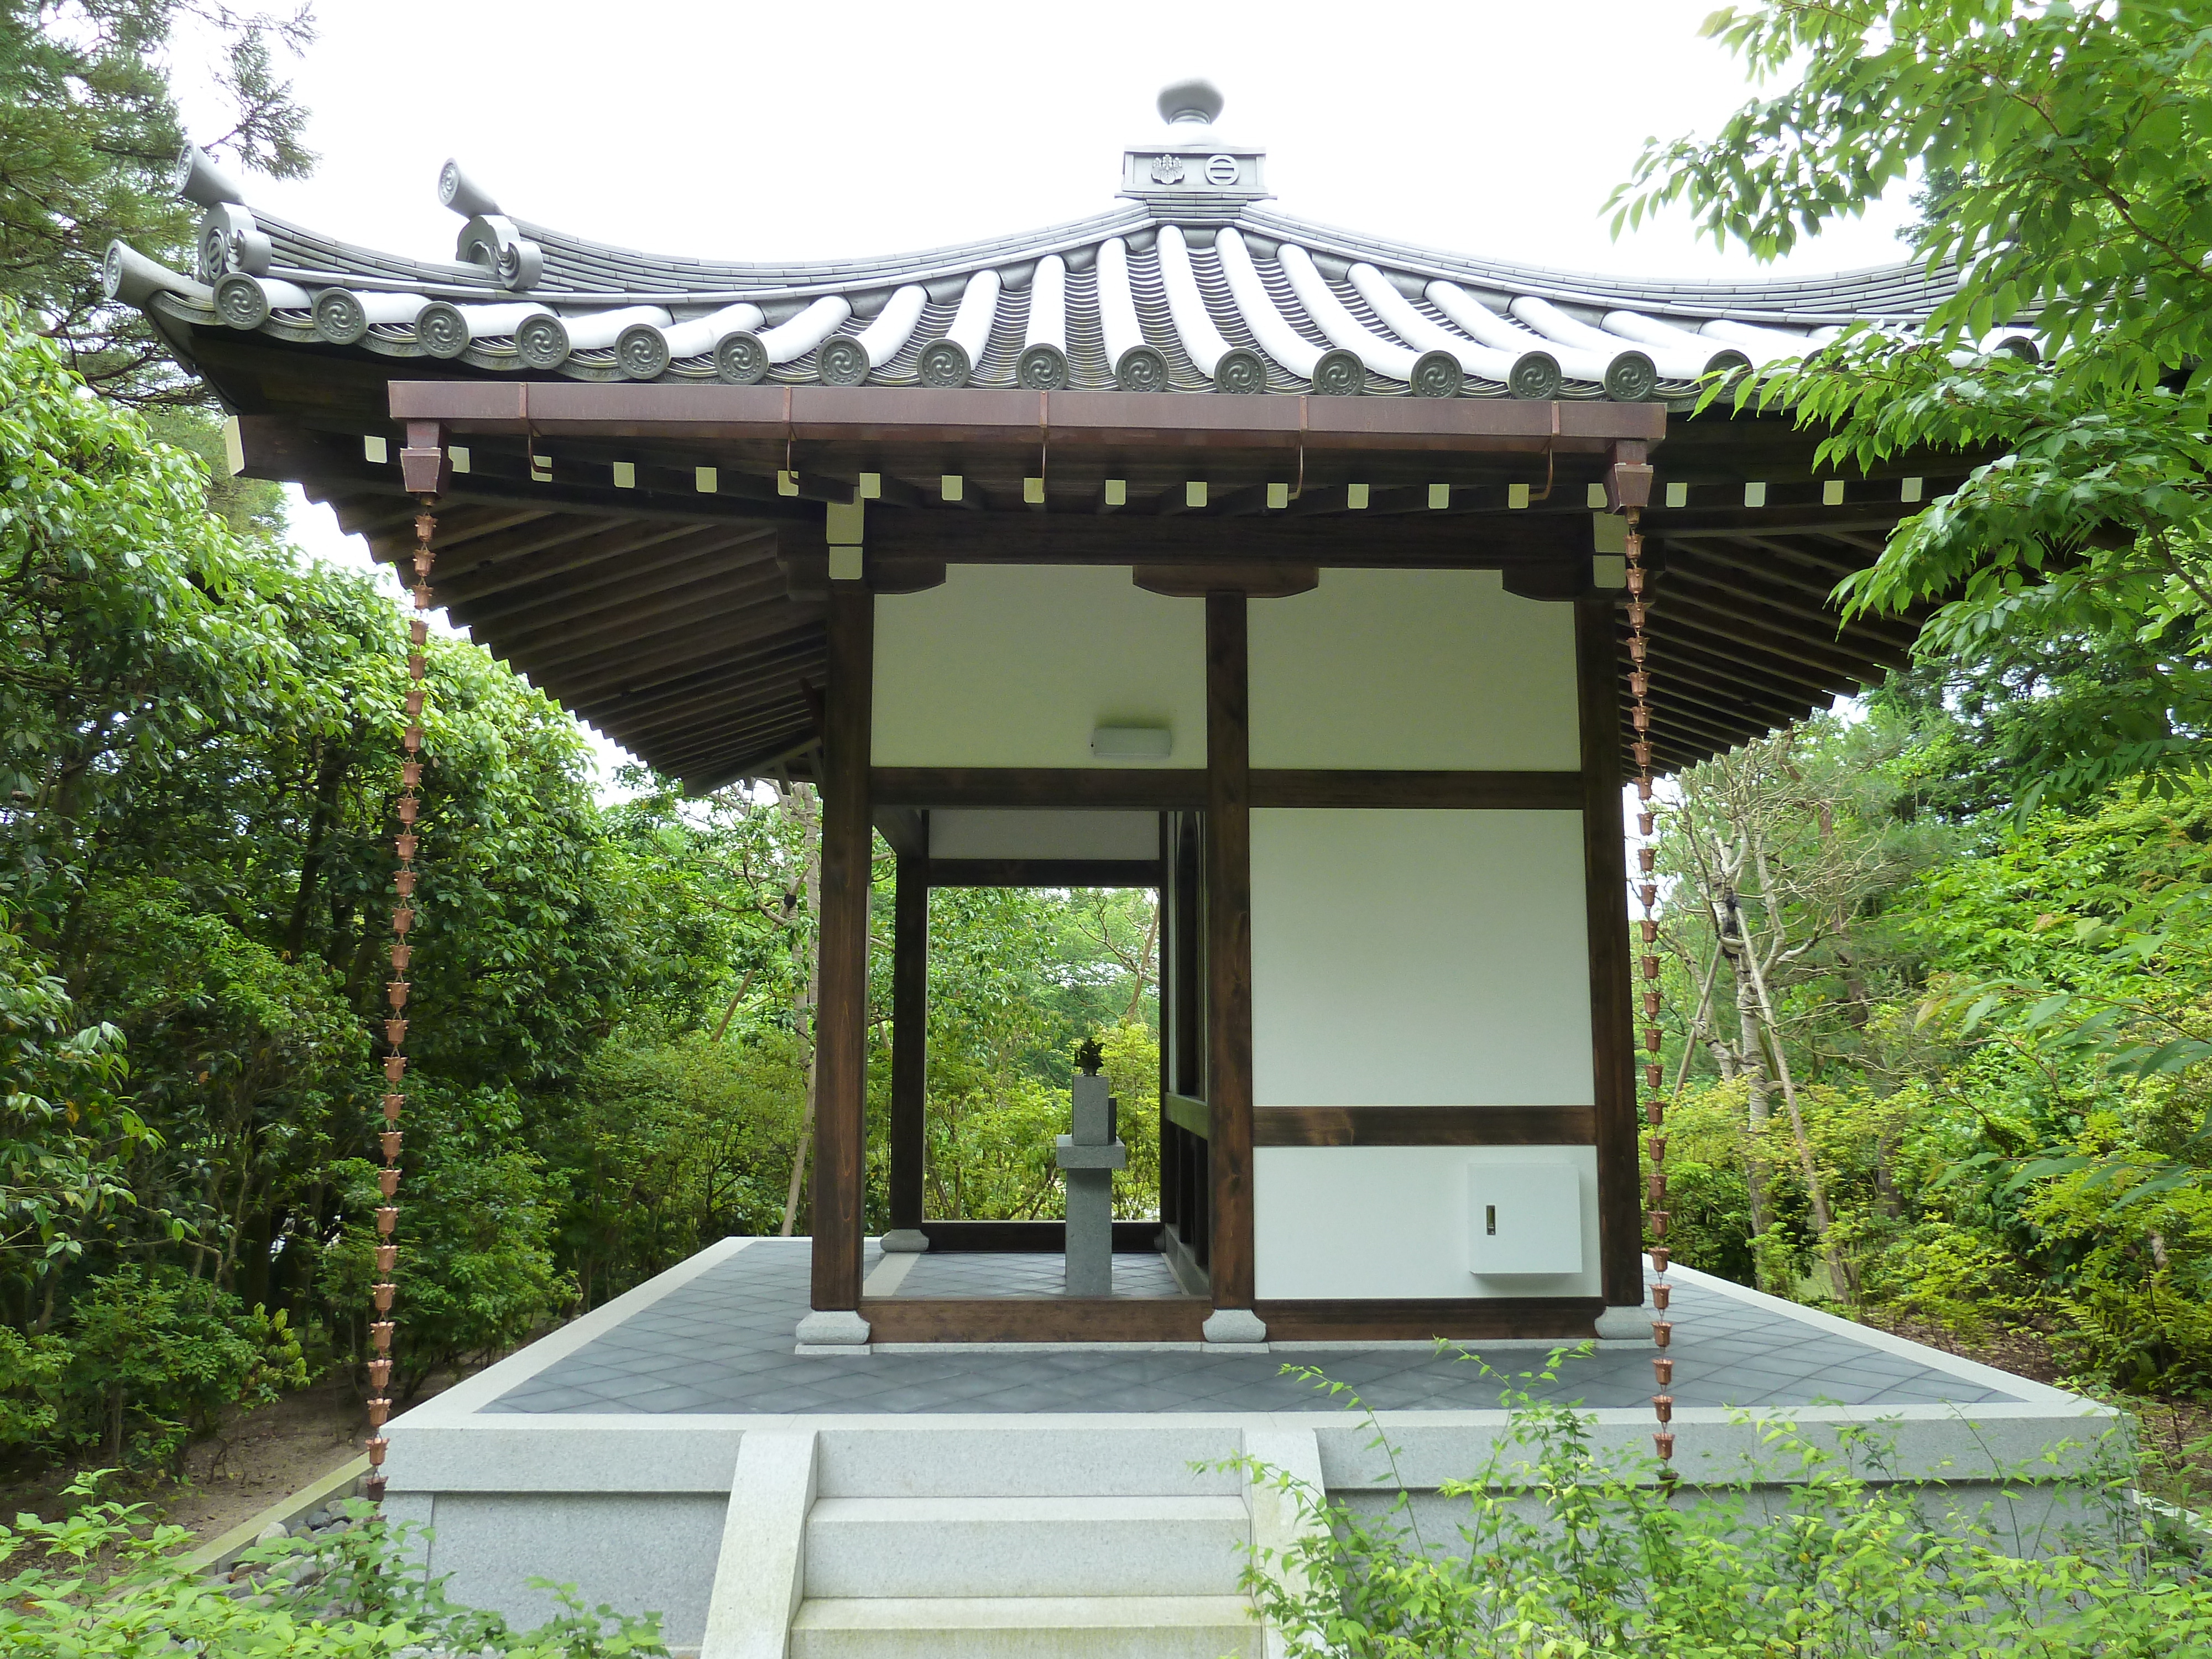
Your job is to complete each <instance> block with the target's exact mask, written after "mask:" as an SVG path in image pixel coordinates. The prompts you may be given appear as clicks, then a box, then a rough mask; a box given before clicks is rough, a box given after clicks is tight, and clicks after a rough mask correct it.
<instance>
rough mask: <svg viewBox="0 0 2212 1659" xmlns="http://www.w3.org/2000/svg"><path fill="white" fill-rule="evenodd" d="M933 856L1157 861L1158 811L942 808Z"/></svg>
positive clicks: (933, 833)
mask: <svg viewBox="0 0 2212 1659" xmlns="http://www.w3.org/2000/svg"><path fill="white" fill-rule="evenodd" d="M929 855H930V857H932V858H933V859H1156V858H1158V857H1159V855H1160V817H1159V814H1158V813H1157V812H1054V811H1028V810H1026V809H1024V808H1019V807H975V808H969V807H959V808H954V809H950V810H948V809H946V808H944V807H938V808H936V809H934V810H933V811H931V813H930V815H929Z"/></svg>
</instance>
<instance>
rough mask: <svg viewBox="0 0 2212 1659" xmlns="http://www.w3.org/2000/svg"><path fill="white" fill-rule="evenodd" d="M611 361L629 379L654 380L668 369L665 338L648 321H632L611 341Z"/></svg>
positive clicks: (666, 338) (666, 339) (666, 341)
mask: <svg viewBox="0 0 2212 1659" xmlns="http://www.w3.org/2000/svg"><path fill="white" fill-rule="evenodd" d="M615 361H616V362H618V363H620V364H621V365H622V372H623V374H627V375H629V378H630V379H631V380H659V378H660V377H661V376H662V375H663V374H666V373H667V372H668V337H667V336H666V335H665V334H663V333H662V332H661V331H659V329H657V328H655V327H654V326H653V325H652V324H651V323H632V324H631V325H629V327H628V328H626V329H624V330H623V331H622V333H621V334H620V335H619V336H618V337H617V338H616V340H615Z"/></svg>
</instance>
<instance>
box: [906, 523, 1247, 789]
mask: <svg viewBox="0 0 2212 1659" xmlns="http://www.w3.org/2000/svg"><path fill="white" fill-rule="evenodd" d="M1270 603H1272V601H1270ZM1099 726H1166V727H1168V728H1169V729H1170V731H1171V732H1172V733H1173V734H1174V749H1173V751H1172V755H1171V757H1170V759H1169V760H1168V761H1167V762H1166V764H1168V765H1170V766H1203V765H1204V764H1205V763H1206V604H1205V601H1204V600H1202V599H1168V598H1165V597H1164V596H1163V595H1161V594H1158V593H1147V592H1145V591H1144V590H1143V589H1142V588H1140V587H1138V586H1135V584H1133V582H1132V581H1131V580H1129V571H1128V568H1127V566H1105V565H1059V566H1042V565H972V564H971V565H961V564H956V565H953V566H952V567H951V568H950V569H948V570H947V571H946V572H945V582H944V584H943V586H939V587H933V588H929V589H927V591H925V592H920V593H897V594H886V595H884V596H883V597H882V598H879V599H877V601H876V700H875V761H876V764H877V765H878V766H1097V767H1110V766H1113V765H1115V764H1127V763H1116V762H1113V761H1102V760H1100V759H1099V758H1098V757H1096V756H1094V755H1093V754H1092V753H1091V732H1093V731H1095V730H1096V729H1097V727H1099ZM1141 764H1151V765H1158V764H1160V763H1158V762H1157V761H1154V762H1146V763H1141Z"/></svg>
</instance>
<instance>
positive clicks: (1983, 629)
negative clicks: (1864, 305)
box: [1615, 0, 2212, 806]
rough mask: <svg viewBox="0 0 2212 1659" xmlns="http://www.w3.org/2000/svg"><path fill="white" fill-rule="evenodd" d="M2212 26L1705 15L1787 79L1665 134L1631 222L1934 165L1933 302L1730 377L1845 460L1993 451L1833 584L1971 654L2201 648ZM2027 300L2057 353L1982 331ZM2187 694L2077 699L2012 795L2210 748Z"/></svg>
mask: <svg viewBox="0 0 2212 1659" xmlns="http://www.w3.org/2000/svg"><path fill="white" fill-rule="evenodd" d="M2208 29H2212V11H2208V9H2207V8H2206V7H2205V6H2204V5H2203V3H2202V0H2180V3H2163V4H2161V3H2136V0H2125V3H2121V4H2118V5H2091V4H2081V5H2076V4H2071V3H2068V0H2053V3H2047V4H2046V3H2027V0H1834V3H1823V4H1819V5H1811V4H1805V3H1801V0H1767V3H1765V4H1760V5H1756V6H1745V7H1731V8H1728V9H1723V10H1722V11H1719V12H1717V13H1716V14H1715V15H1713V16H1712V17H1711V19H1710V20H1709V21H1707V23H1706V25H1705V32H1706V33H1708V34H1710V35H1712V36H1714V37H1716V38H1717V39H1718V40H1721V41H1722V42H1723V44H1724V45H1726V46H1729V48H1730V49H1731V50H1733V51H1734V52H1736V54H1737V55H1738V56H1739V57H1741V58H1742V59H1743V60H1744V61H1745V63H1746V64H1747V66H1748V67H1749V69H1750V70H1751V71H1752V72H1753V75H1754V76H1758V77H1760V78H1762V79H1766V80H1771V81H1772V82H1776V83H1777V84H1776V85H1775V86H1774V87H1773V88H1772V90H1771V94H1770V95H1767V96H1764V97H1762V98H1760V99H1759V100H1757V101H1755V102H1753V103H1750V104H1747V105H1746V106H1744V107H1743V108H1742V109H1741V110H1740V111H1739V112H1737V113H1736V114H1735V116H1733V117H1732V118H1730V119H1729V120H1728V121H1727V122H1726V123H1725V124H1724V125H1723V126H1722V128H1721V130H1720V131H1718V132H1717V134H1715V135H1714V136H1713V137H1711V138H1709V139H1697V138H1687V137H1686V138H1681V139H1677V140H1675V141H1674V142H1672V143H1658V142H1656V141H1654V142H1653V143H1650V145H1648V146H1647V148H1646V149H1645V151H1644V155H1643V157H1642V159H1641V161H1639V162H1638V166H1637V167H1636V170H1635V173H1634V177H1633V179H1632V182H1631V183H1630V184H1628V185H1625V186H1623V188H1622V190H1621V191H1620V192H1618V194H1617V196H1616V198H1615V199H1616V202H1617V204H1619V216H1618V218H1617V220H1616V224H1617V225H1625V224H1632V223H1634V222H1637V221H1638V219H1639V218H1641V217H1642V216H1644V215H1645V214H1647V213H1649V212H1651V211H1653V210H1656V209H1658V208H1660V207H1662V206H1664V205H1666V204H1673V203H1680V204H1686V206H1687V207H1688V209H1689V210H1690V211H1691V212H1692V215H1693V216H1695V219H1696V221H1697V222H1698V224H1699V228H1701V229H1703V230H1705V231H1708V232H1710V233H1711V234H1712V235H1713V236H1714V237H1715V238H1716V239H1717V240H1721V241H1726V240H1730V239H1734V240H1737V241H1740V242H1741V243H1742V244H1743V245H1744V246H1747V247H1748V248H1750V249H1751V250H1752V251H1753V252H1755V253H1758V254H1760V255H1762V256H1768V257H1771V256H1773V255H1777V254H1779V253H1782V252H1787V251H1788V250H1790V248H1792V247H1793V246H1796V243H1797V241H1798V240H1799V239H1800V238H1801V237H1804V236H1808V235H1811V234H1814V233H1815V232H1817V231H1818V230H1819V229H1820V228H1821V227H1822V226H1823V225H1825V224H1826V223H1828V222H1831V221H1832V220H1834V219H1836V218H1838V217H1839V216H1844V215H1849V214H1855V213H1857V212H1860V211H1862V210H1863V209H1864V208H1866V207H1867V206H1868V205H1869V204H1870V203H1872V202H1873V201H1874V200H1875V198H1876V197H1879V196H1881V194H1882V193H1883V192H1884V191H1886V190H1887V188H1888V187H1890V186H1891V185H1893V184H1895V183H1897V182H1899V181H1900V180H1902V179H1905V178H1906V177H1908V175H1909V174H1910V173H1911V170H1912V169H1913V168H1914V167H1924V168H1925V169H1926V173H1927V176H1928V177H1929V179H1933V180H1935V181H1936V185H1937V186H1938V188H1937V189H1936V190H1935V191H1933V192H1932V193H1931V196H1930V198H1929V204H1928V205H1929V208H1930V209H1931V210H1930V211H1929V214H1928V216H1926V217H1925V218H1924V219H1923V222H1922V223H1921V224H1920V226H1919V227H1918V228H1917V232H1916V233H1915V236H1914V241H1915V251H1916V252H1917V254H1918V255H1919V257H1920V258H1922V259H1923V261H1924V262H1925V264H1926V267H1927V269H1928V270H1929V271H1930V273H1931V274H1934V275H1936V276H1942V277H1943V278H1945V279H1946V280H1947V281H1948V282H1949V283H1951V284H1952V290H1951V292H1950V294H1949V295H1948V298H1946V299H1945V300H1944V301H1942V304H1941V305H1939V306H1938V307H1937V308H1936V312H1935V313H1934V315H1933V316H1932V317H1931V318H1930V319H1929V324H1928V325H1927V327H1926V328H1924V329H1923V330H1920V331H1917V332H1899V331H1893V330H1889V329H1885V328H1883V327H1881V326H1878V325H1876V326H1869V327H1867V328H1863V329H1859V330H1855V331H1850V332H1849V333H1847V334H1846V335H1845V337H1844V338H1843V339H1842V340H1840V341H1839V342H1838V343H1836V344H1834V345H1832V346H1831V347H1830V348H1828V349H1826V350H1824V351H1822V352H1820V353H1818V354H1816V355H1815V356H1813V357H1812V358H1811V359H1809V360H1808V362H1805V363H1804V364H1803V365H1802V368H1800V369H1799V370H1798V371H1797V372H1796V373H1789V374H1779V375H1777V376H1775V377H1772V378H1771V379H1769V380H1765V382H1762V383H1759V384H1757V385H1755V386H1752V387H1750V388H1748V389H1746V390H1744V391H1742V392H1739V393H1737V394H1735V395H1740V396H1742V397H1744V398H1747V399H1749V400H1750V401H1753V402H1754V403H1757V404H1762V405H1765V406H1778V405H1787V406H1789V407H1790V408H1793V409H1794V410H1796V415H1797V416H1798V418H1799V419H1800V420H1802V421H1803V422H1807V423H1808V424H1811V425H1814V426H1816V427H1819V428H1823V429H1824V431H1825V433H1826V435H1825V437H1824V440H1823V442H1822V445H1821V449H1820V454H1821V457H1822V459H1823V460H1824V462H1826V463H1830V464H1833V465H1838V466H1841V465H1848V464H1852V463H1863V462H1866V461H1869V460H1872V459H1877V458H1881V457H1885V456H1889V455H1893V454H1896V453H1900V452H1904V451H1909V450H1917V449H1924V448H1928V447H1936V448H1942V449H1948V450H1953V451H1961V452H1965V453H1967V454H1969V455H1970V456H1973V457H1977V458H1981V459H1982V460H1983V464H1982V465H1978V466H1977V467H1976V468H1975V469H1974V471H1973V472H1972V475H1971V477H1969V478H1968V480H1967V482H1966V484H1965V485H1964V486H1963V487H1962V488H1961V489H1959V490H1958V491H1957V492H1955V493H1954V494H1953V495H1949V496H1948V497H1946V498H1944V499H1942V500H1940V501H1935V502H1932V503H1931V504H1930V505H1929V507H1927V508H1925V509H1924V510H1923V511H1922V512H1920V513H1917V514H1916V515H1914V516H1913V517H1912V518H1911V519H1909V520H1906V521H1905V524H1903V525H1902V526H1900V527H1899V529H1898V531H1897V532H1895V533H1894V534H1893V535H1892V537H1891V538H1890V539H1889V542H1888V544H1887V547H1886V549H1885V550H1884V551H1883V553H1882V555H1881V558H1880V559H1879V560H1878V561H1877V562H1876V563H1875V565H1874V566H1873V567H1872V568H1870V569H1869V570H1868V571H1865V572H1863V573H1861V574H1858V575H1857V576H1855V577H1853V578H1852V579H1851V580H1850V581H1848V582H1847V583H1846V584H1845V585H1844V589H1843V592H1844V595H1845V597H1846V599H1847V600H1848V603H1849V605H1851V606H1855V607H1861V608H1865V609H1869V610H1897V609H1900V608H1902V607H1903V606H1905V605H1908V604H1910V603H1912V602H1915V601H1918V600H1923V599H1940V600H1942V601H1944V602H1945V603H1944V605H1943V607H1942V609H1941V610H1940V611H1938V612H1937V613H1936V617H1934V619H1933V621H1932V622H1931V623H1930V624H1929V629H1928V632H1927V635H1926V636H1925V642H1926V644H1927V646H1928V647H1929V649H1931V650H1933V651H1934V652H1936V653H1942V654H1948V655H1950V656H1954V657H1957V658H1961V659H1976V658H1978V657H1979V656H1981V655H1982V654H1984V652H1986V651H1987V650H1988V649H1990V647H1993V646H1996V645H1999V644H2000V642H2001V641H2003V640H2004V639H2005V638H2006V637H2007V636H2008V635H2016V634H2018V633H2020V632H2021V631H2023V630H2025V631H2027V632H2028V633H2031V634H2034V635H2039V636H2041V637H2045V638H2066V637H2076V638H2087V639H2092V640H2094V639H2098V638H2102V637H2108V636H2111V635H2114V634H2115V633H2118V634H2133V635H2137V636H2139V637H2140V638H2141V639H2142V640H2143V641H2163V642H2164V643H2165V648H2166V649H2167V650H2168V651H2172V650H2175V649H2179V650H2181V651H2183V652H2184V653H2185V654H2186V656H2187V657H2188V658H2189V659H2190V660H2191V671H2192V674H2193V673H2194V672H2195V671H2196V669H2197V666H2198V665H2199V663H2200V662H2201V659H2202V658H2203V655H2204V653H2205V646H2206V641H2207V629H2208V628H2212V554H2208V547H2212V542H2208V537H2207V533H2206V532H2207V530H2208V513H2212V487H2208V485H2207V483H2206V478H2207V476H2208V465H2212V442H2208V422H2207V418H2206V415H2207V407H2206V399H2207V398H2208V397H2212V377H2207V376H2204V375H2203V374H2197V373H2196V372H2195V371H2196V366H2197V364H2198V363H2199V362H2202V361H2203V360H2204V358H2205V357H2206V356H2207V355H2208V346H2212V263H2208V260H2212V209H2208V203H2212V97H2208V78H2207V77H2208V72H2212V34H2208ZM2016 321H2017V322H2021V323H2024V324H2026V325H2027V326H2029V327H2030V328H2032V330H2033V333H2034V335H2035V337H2036V338H2037V340H2038V342H2039V344H2040V348H2041V355H2042V361H2040V362H2031V361H2028V360H2027V359H2025V358H2023V357H2021V356H2016V355H2015V354H2014V353H2012V352H2010V351H2008V350H2002V349H2000V350H1984V346H1985V345H1987V344H1989V343H1990V333H1991V331H1993V330H1996V329H1998V328H2000V327H2002V326H2006V325H2012V324H2014V323H2015V322H2016ZM2193 704H2194V699H2193V698H2192V699H2191V707H2190V708H2189V710H2188V713H2187V714H2184V715H2183V716H2182V717H2181V719H2180V720H2179V721H2178V722H2168V723H2167V724H2169V725H2172V726H2177V727H2178V729H2151V730H2148V731H2147V730H2144V729H2142V723H2141V722H2140V721H2138V722H2132V723H2128V724H2124V725H2123V726H2121V727H2120V728H2119V729H2118V730H2117V731H2114V732H2098V731H2096V730H2095V729H2093V728H2079V729H2077V730H2076V731H2075V733H2074V734H2073V738H2074V741H2075V744H2077V747H2076V749H2075V751H2074V752H2073V753H2072V754H2071V755H2070V756H2069V762H2070V766H2069V767H2068V768H2061V769H2056V770H2054V771H2051V772H2046V774H2045V777H2044V778H2043V779H2040V780H2035V781H2031V782H2030V784H2029V785H2028V787H2027V788H2025V789H2024V790H2023V791H2022V792H2021V805H2024V806H2032V805H2033V803H2034V800H2035V799H2038V798H2039V796H2040V794H2041V793H2043V790H2044V788H2047V787H2054V786H2055V787H2059V788H2060V789H2061V790H2062V791H2063V792H2064V793H2068V794H2069V795H2070V796H2071V797H2072V798H2076V799H2087V798H2088V797H2090V796H2093V795H2094V793H2096V791H2097V789H2098V788H2099V787H2100V785H2101V783H2102V782H2103V781H2106V780H2108V779H2109V778H2111V777H2113V776H2117V775H2124V774H2126V773H2129V772H2132V771H2140V770H2142V769H2146V768H2150V767H2155V766H2158V765H2160V764H2161V763H2164V762H2165V761H2166V760H2167V759H2168V758H2169V757H2171V756H2172V755H2173V754H2174V752H2175V751H2176V750H2193V748H2194V747H2195V744H2196V743H2197V740H2198V738H2199V736H2200V733H2201V727H2200V726H2198V725H2197V720H2196V716H2197V710H2196V708H2194V706H2193ZM2039 786H2040V787H2039Z"/></svg>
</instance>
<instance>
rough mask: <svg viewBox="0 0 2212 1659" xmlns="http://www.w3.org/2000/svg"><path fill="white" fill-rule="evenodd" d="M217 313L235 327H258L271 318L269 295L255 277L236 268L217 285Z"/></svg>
mask: <svg viewBox="0 0 2212 1659" xmlns="http://www.w3.org/2000/svg"><path fill="white" fill-rule="evenodd" d="M215 314H216V316H218V317H220V318H222V319H223V321H224V322H226V323H228V324H229V325H230V326H231V327H233V328H243V329H255V328H258V327H260V326H261V325H262V324H264V323H265V322H267V321H268V320H269V296H268V295H266V294H264V293H263V292H262V289H261V284H260V283H257V282H255V281H254V280H253V278H252V277H251V276H246V274H245V273H244V272H242V271H236V270H234V271H233V272H231V273H230V275H229V276H226V277H224V278H223V279H222V281H221V282H219V283H216V285H215Z"/></svg>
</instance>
